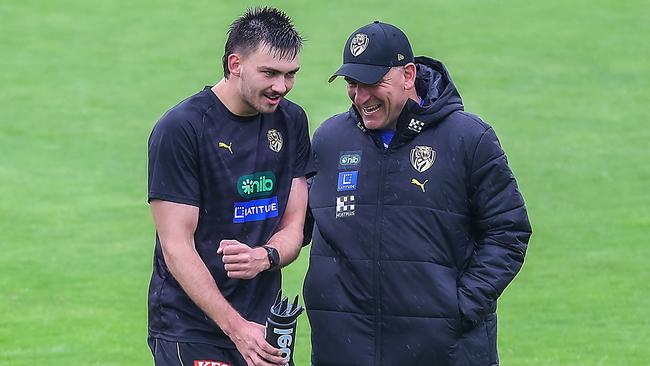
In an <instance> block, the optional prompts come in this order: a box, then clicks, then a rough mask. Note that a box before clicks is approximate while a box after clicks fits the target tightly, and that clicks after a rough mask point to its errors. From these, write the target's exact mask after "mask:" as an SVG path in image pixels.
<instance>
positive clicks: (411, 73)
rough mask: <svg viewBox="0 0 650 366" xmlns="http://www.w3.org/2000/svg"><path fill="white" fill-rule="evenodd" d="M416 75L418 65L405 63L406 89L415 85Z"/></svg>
mask: <svg viewBox="0 0 650 366" xmlns="http://www.w3.org/2000/svg"><path fill="white" fill-rule="evenodd" d="M416 75H417V67H416V66H415V64H414V63H412V62H411V63H408V64H406V65H404V90H411V89H413V88H414V87H415V77H416Z"/></svg>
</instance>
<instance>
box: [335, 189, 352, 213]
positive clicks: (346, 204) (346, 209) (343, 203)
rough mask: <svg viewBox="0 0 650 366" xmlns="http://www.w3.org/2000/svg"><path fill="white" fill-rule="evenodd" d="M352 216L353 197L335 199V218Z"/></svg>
mask: <svg viewBox="0 0 650 366" xmlns="http://www.w3.org/2000/svg"><path fill="white" fill-rule="evenodd" d="M350 216H354V196H353V195H352V196H341V197H336V218H337V219H339V218H342V217H350Z"/></svg>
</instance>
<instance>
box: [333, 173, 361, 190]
mask: <svg viewBox="0 0 650 366" xmlns="http://www.w3.org/2000/svg"><path fill="white" fill-rule="evenodd" d="M358 174H359V172H358V171H356V170H353V171H351V172H340V173H339V184H338V185H337V186H336V190H337V191H339V192H341V191H353V190H355V189H357V175H358Z"/></svg>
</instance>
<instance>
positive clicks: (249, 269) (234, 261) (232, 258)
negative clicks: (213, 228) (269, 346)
mask: <svg viewBox="0 0 650 366" xmlns="http://www.w3.org/2000/svg"><path fill="white" fill-rule="evenodd" d="M217 254H223V264H224V268H225V269H226V271H227V273H228V277H230V278H238V279H242V280H250V279H251V278H253V277H255V276H257V275H258V274H259V273H260V272H262V271H265V270H267V269H268V268H269V267H270V266H271V264H270V263H269V258H268V255H267V254H266V249H264V248H261V247H258V248H251V247H249V246H248V245H246V244H244V243H241V242H239V241H237V240H222V241H221V243H219V249H217ZM262 338H263V337H262Z"/></svg>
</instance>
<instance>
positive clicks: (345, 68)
mask: <svg viewBox="0 0 650 366" xmlns="http://www.w3.org/2000/svg"><path fill="white" fill-rule="evenodd" d="M388 70H390V67H388V66H376V65H366V64H343V65H342V66H341V67H340V68H339V69H338V70H337V71H336V72H335V73H334V75H332V76H331V77H330V79H329V82H330V83H331V82H332V81H334V79H336V77H337V76H345V77H348V78H350V79H353V80H356V81H358V82H360V83H362V84H374V83H376V82H378V81H379V80H381V78H383V77H384V75H386V73H387V72H388Z"/></svg>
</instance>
